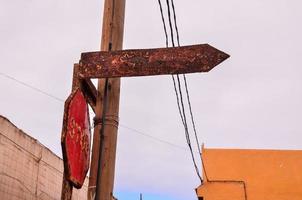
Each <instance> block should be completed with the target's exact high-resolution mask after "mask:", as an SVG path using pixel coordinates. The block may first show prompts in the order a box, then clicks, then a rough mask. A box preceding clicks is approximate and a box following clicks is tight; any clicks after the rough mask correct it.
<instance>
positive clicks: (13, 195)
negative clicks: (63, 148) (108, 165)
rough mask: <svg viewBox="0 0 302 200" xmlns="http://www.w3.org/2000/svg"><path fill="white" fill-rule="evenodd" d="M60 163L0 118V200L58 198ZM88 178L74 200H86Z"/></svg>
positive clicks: (28, 137)
mask: <svg viewBox="0 0 302 200" xmlns="http://www.w3.org/2000/svg"><path fill="white" fill-rule="evenodd" d="M62 177H63V161H62V159H61V158H59V157H58V156H56V155H55V154H54V153H52V152H51V151H50V150H49V149H47V148H46V147H45V146H43V145H42V144H40V143H39V142H38V141H37V140H35V139H34V138H32V137H30V136H28V135H27V134H26V133H24V132H23V131H22V130H20V129H18V128H17V127H16V126H15V125H13V124H12V123H11V122H10V121H9V120H7V119H6V118H4V117H2V116H0V199H1V200H2V199H3V200H20V199H26V200H27V199H28V200H33V199H35V200H36V199H43V200H48V199H49V200H50V199H51V200H53V199H60V197H61V187H62ZM87 185H88V179H87V178H86V180H85V183H84V185H83V187H82V189H80V190H76V189H74V191H73V199H74V200H80V199H81V200H83V199H86V194H87Z"/></svg>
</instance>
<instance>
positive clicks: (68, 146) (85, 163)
mask: <svg viewBox="0 0 302 200" xmlns="http://www.w3.org/2000/svg"><path fill="white" fill-rule="evenodd" d="M88 112H89V111H88V105H87V102H86V99H85V97H84V94H83V93H82V91H81V90H80V89H76V90H75V91H73V92H72V94H71V95H70V96H69V97H68V99H67V100H66V102H65V112H64V121H63V131H62V139H61V143H62V149H63V158H64V167H65V170H66V171H67V179H68V180H69V181H70V182H71V183H72V184H73V185H74V187H76V188H81V187H82V185H83V183H84V180H85V177H86V174H87V171H88V169H89V160H90V122H89V113H88Z"/></svg>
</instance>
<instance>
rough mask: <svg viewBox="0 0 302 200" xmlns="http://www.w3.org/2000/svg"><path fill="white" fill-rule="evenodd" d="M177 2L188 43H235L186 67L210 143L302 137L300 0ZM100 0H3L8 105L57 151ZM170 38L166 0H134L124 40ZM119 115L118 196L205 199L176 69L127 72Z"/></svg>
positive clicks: (287, 144) (0, 103) (4, 110)
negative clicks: (219, 56)
mask: <svg viewBox="0 0 302 200" xmlns="http://www.w3.org/2000/svg"><path fill="white" fill-rule="evenodd" d="M163 3H164V1H163ZM175 4H176V10H177V17H178V25H179V31H180V41H181V44H182V45H190V44H201V43H209V44H211V45H212V46H215V47H216V48H219V49H221V50H223V51H225V52H227V53H228V54H230V55H231V58H230V59H228V60H227V61H225V62H224V63H223V64H221V65H219V66H218V67H216V68H215V69H213V70H212V71H211V72H210V73H208V74H194V75H188V83H189V89H190V94H191V101H192V106H193V112H194V115H195V119H196V126H197V130H198V137H199V138H200V140H201V141H202V142H203V143H205V147H208V148H210V147H211V148H213V147H215V148H270V149H301V148H302V142H301V139H302V137H301V131H302V125H301V122H300V121H301V118H302V106H301V102H302V79H301V75H302V65H301V64H302V61H301V60H300V57H301V55H302V48H301V46H302V37H301V35H302V28H301V20H302V12H301V6H302V3H301V1H300V0H291V1H288V0H253V1H246V0H229V1H222V0H186V1H183V0H175ZM102 9H103V1H101V0H92V1H87V0H85V1H84V0H60V1H59V0H42V1H41V0H39V1H38V0H26V1H20V0H9V1H8V0H0V36H1V37H0V59H1V64H0V90H1V98H0V114H1V115H4V116H6V117H7V118H8V119H10V120H11V121H12V122H13V123H14V124H15V125H17V126H18V127H19V128H21V129H22V130H24V131H25V132H26V133H28V134H29V135H31V136H33V137H35V138H37V139H38V140H39V141H40V142H41V143H42V144H44V145H45V146H47V147H49V148H50V149H51V150H52V151H53V152H55V153H56V154H58V155H60V156H61V148H60V135H61V125H62V116H63V102H62V101H64V100H65V98H66V97H67V96H68V95H69V92H70V89H71V78H72V67H73V63H76V62H78V60H79V58H80V53H81V52H85V51H96V50H99V43H100V33H101V28H100V27H101V22H102ZM164 45H165V38H164V32H163V28H162V23H161V18H160V13H159V8H158V4H157V0H144V1H142V0H127V5H126V19H125V35H124V48H125V49H132V48H151V47H164ZM12 77H13V78H14V79H17V80H19V81H22V82H24V83H26V84H28V85H31V86H34V87H35V88H38V89H40V90H42V91H45V92H47V93H49V94H51V95H53V96H54V97H56V98H58V99H56V98H52V97H49V96H47V95H43V94H41V93H39V92H37V91H35V90H33V89H30V88H28V87H25V86H24V85H22V84H20V83H18V82H17V81H15V80H12V79H11V78H12ZM299 119H300V120H299ZM299 122H300V123H299ZM120 123H121V126H120V128H119V138H118V149H117V164H116V180H115V193H116V196H118V197H119V199H121V200H128V199H139V193H143V194H144V197H145V198H144V199H146V200H151V199H157V200H160V199H165V200H194V199H196V197H195V193H194V188H196V187H197V186H198V184H199V182H198V178H197V176H196V174H195V172H194V168H193V166H192V162H191V159H190V154H189V151H188V150H187V147H186V143H185V136H184V133H183V128H182V126H181V121H180V119H179V116H178V112H177V106H176V100H175V94H174V91H173V84H172V81H171V77H170V76H160V77H144V78H125V79H123V80H122V90H121V106H120ZM194 148H195V150H196V146H195V147H194Z"/></svg>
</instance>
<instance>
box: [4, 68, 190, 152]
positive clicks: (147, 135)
mask: <svg viewBox="0 0 302 200" xmlns="http://www.w3.org/2000/svg"><path fill="white" fill-rule="evenodd" d="M0 75H2V76H4V77H6V78H8V79H11V80H13V81H15V82H17V83H19V84H21V85H23V86H24V87H27V88H29V89H32V90H34V91H38V92H39V93H41V94H43V95H46V96H47V97H49V98H51V99H54V100H56V101H59V102H63V103H64V100H63V99H61V98H59V97H56V96H54V95H50V94H49V93H48V92H45V91H43V90H41V89H39V88H37V87H34V86H31V85H29V84H28V83H25V82H23V81H20V80H18V79H16V78H14V77H12V76H9V75H6V74H4V73H1V72H0ZM119 126H120V127H122V128H124V129H128V130H129V131H131V132H134V133H137V134H140V135H142V136H145V137H147V138H149V139H152V140H155V141H158V142H161V143H163V144H166V145H169V146H171V147H176V148H179V149H183V150H187V148H185V147H184V146H180V145H177V144H174V143H171V142H168V141H166V140H163V139H161V138H158V137H154V136H152V135H149V134H146V133H144V132H142V131H139V130H137V129H135V128H132V127H129V126H127V125H125V124H123V123H119ZM0 134H1V133H0Z"/></svg>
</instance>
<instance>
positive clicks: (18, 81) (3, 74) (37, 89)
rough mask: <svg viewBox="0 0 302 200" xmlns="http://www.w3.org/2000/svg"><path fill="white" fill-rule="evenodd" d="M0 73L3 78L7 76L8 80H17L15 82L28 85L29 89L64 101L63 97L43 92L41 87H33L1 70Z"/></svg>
mask: <svg viewBox="0 0 302 200" xmlns="http://www.w3.org/2000/svg"><path fill="white" fill-rule="evenodd" d="M0 75H1V76H3V77H5V78H8V79H10V80H13V81H15V82H17V83H19V84H21V85H23V86H25V87H28V88H30V89H32V90H35V91H36V92H39V93H41V94H44V95H46V96H48V97H50V98H53V99H55V100H57V101H60V102H64V100H63V99H60V98H58V97H56V96H54V95H52V94H50V93H48V92H44V91H43V90H41V89H39V88H37V87H34V86H32V85H30V84H28V83H25V82H23V81H20V80H18V79H16V78H14V77H12V76H9V75H7V74H5V73H3V72H0Z"/></svg>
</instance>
